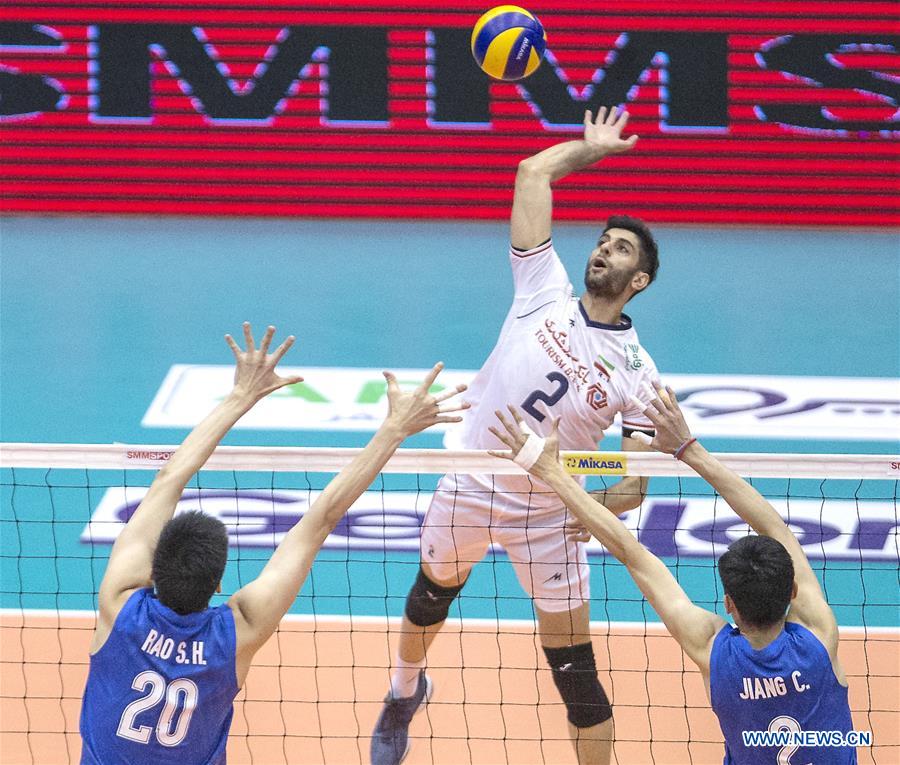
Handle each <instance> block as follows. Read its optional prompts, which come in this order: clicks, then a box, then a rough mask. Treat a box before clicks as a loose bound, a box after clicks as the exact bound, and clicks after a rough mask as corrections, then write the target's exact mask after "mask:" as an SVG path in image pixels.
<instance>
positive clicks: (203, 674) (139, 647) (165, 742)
mask: <svg viewBox="0 0 900 765" xmlns="http://www.w3.org/2000/svg"><path fill="white" fill-rule="evenodd" d="M235 646H236V638H235V631H234V616H233V615H232V613H231V609H230V608H229V607H228V606H226V605H222V606H218V607H216V608H207V609H206V610H204V611H201V612H199V613H194V614H187V615H185V616H182V615H180V614H176V613H175V612H174V611H172V610H171V609H169V608H166V607H165V606H164V605H163V604H162V603H160V602H159V600H157V599H156V596H155V595H154V594H153V590H152V589H150V588H146V589H141V590H138V591H137V592H135V593H134V594H133V595H132V596H131V597H130V598H129V599H128V601H127V602H126V603H125V605H124V606H123V608H122V610H121V611H120V612H119V615H118V617H117V618H116V623H115V625H114V626H113V629H112V632H111V633H110V635H109V638H108V639H107V641H106V642H105V643H104V644H103V647H102V648H101V649H100V650H99V651H97V653H95V654H94V655H93V656H91V663H90V672H89V674H88V679H87V687H86V688H85V692H84V701H83V703H82V707H81V725H80V728H81V739H82V756H81V762H82V765H85V764H86V763H87V764H89V765H118V763H121V764H122V765H167V764H168V763H178V765H220V763H222V764H223V763H224V762H225V744H226V741H227V738H228V729H229V728H230V727H231V716H232V712H233V706H232V703H233V701H234V697H235V696H236V695H237V693H238V691H239V690H240V689H239V688H238V684H237V676H236V675H235Z"/></svg>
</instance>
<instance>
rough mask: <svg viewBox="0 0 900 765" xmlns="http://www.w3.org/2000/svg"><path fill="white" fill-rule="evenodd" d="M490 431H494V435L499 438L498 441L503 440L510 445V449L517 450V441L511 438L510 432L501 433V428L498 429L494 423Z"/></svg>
mask: <svg viewBox="0 0 900 765" xmlns="http://www.w3.org/2000/svg"><path fill="white" fill-rule="evenodd" d="M488 431H489V432H490V433H493V434H494V436H495V437H496V438H497V440H498V441H500V442H502V443H503V444H505V445H506V446H508V447H509V448H510V449H512V450H513V451H515V450H516V443H515V441H513V440H512V438H510V435H509V433H501V432H500V431H499V430H497V428H495V427H494V426H493V425H491V426H490V427H489V428H488Z"/></svg>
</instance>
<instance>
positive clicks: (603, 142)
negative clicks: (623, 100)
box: [584, 106, 638, 154]
mask: <svg viewBox="0 0 900 765" xmlns="http://www.w3.org/2000/svg"><path fill="white" fill-rule="evenodd" d="M628 116H629V115H628V112H627V111H626V110H625V109H622V110H621V111H620V110H618V109H617V108H616V107H612V108H610V109H607V108H606V107H605V106H601V107H600V108H599V109H598V110H597V118H596V119H594V118H593V115H592V114H591V111H590V109H589V110H588V111H586V112H585V113H584V140H585V141H587V142H588V143H589V144H591V146H595V147H597V148H599V149H602V150H603V152H604V154H622V153H623V152H626V151H628V150H629V149H632V148H633V147H634V145H635V144H636V143H637V141H638V137H637V136H636V135H632V136H630V137H628V138H622V131H623V130H624V129H625V126H626V125H627V124H628Z"/></svg>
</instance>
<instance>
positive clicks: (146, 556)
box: [91, 322, 303, 652]
mask: <svg viewBox="0 0 900 765" xmlns="http://www.w3.org/2000/svg"><path fill="white" fill-rule="evenodd" d="M243 328H244V341H245V344H246V350H243V351H242V350H241V349H240V348H239V347H238V345H237V343H236V342H235V341H234V339H233V338H232V337H231V335H225V340H226V341H227V342H228V345H229V346H230V347H231V350H232V351H233V353H234V356H235V361H236V366H235V372H234V387H233V388H232V390H231V392H230V393H229V394H228V395H227V396H226V397H225V398H224V399H223V400H222V402H221V403H220V404H219V405H218V406H217V407H216V408H215V409H214V410H213V411H212V412H210V414H209V415H207V416H206V417H205V418H204V419H203V420H202V421H201V422H200V424H199V425H197V427H195V428H194V429H193V430H192V431H191V432H190V434H189V435H188V437H187V438H186V439H185V440H184V442H183V443H182V444H181V446H179V447H178V449H176V450H175V453H174V454H173V455H172V456H171V458H170V459H169V461H168V462H167V463H166V464H165V465H164V466H163V467H162V469H161V470H160V471H159V472H158V473H157V475H156V477H155V478H154V480H153V483H152V484H151V485H150V488H149V490H148V491H147V494H146V495H145V496H144V499H143V500H142V501H141V504H140V505H139V506H138V509H137V510H136V511H135V513H134V515H133V516H132V517H131V519H130V520H129V521H128V523H127V524H126V525H125V528H124V529H122V531H121V533H120V534H119V536H118V538H117V539H116V542H115V544H114V545H113V548H112V552H111V553H110V556H109V563H108V564H107V566H106V573H105V574H104V575H103V580H102V581H101V583H100V592H99V596H98V602H99V618H98V621H97V629H96V630H95V632H94V639H93V644H92V648H91V651H92V652H94V651H96V649H97V648H99V646H101V645H102V644H103V643H104V642H105V641H106V639H107V637H108V636H109V633H110V630H111V629H112V626H113V624H114V623H115V620H116V616H117V615H118V613H119V611H120V610H121V608H122V606H123V605H124V604H125V602H126V601H127V600H128V598H129V596H130V595H131V594H132V593H133V592H134V591H135V590H136V589H138V588H141V587H149V586H151V585H152V581H151V570H152V565H153V553H154V551H155V550H156V544H157V541H158V540H159V535H160V532H161V531H162V529H163V527H164V526H165V525H166V523H168V522H169V520H171V518H172V516H173V515H174V513H175V507H176V505H177V504H178V500H179V499H181V495H182V493H183V492H184V488H185V486H187V483H188V481H190V480H191V478H192V477H193V475H194V474H195V473H196V472H197V471H198V470H200V468H201V467H203V465H204V463H205V462H206V461H207V460H208V459H209V457H210V455H211V454H212V453H213V450H214V449H215V448H216V446H218V444H219V442H220V441H221V440H222V438H224V436H225V434H226V433H227V432H228V431H229V430H230V429H231V427H232V426H233V425H234V424H235V423H236V422H237V421H238V420H239V419H240V418H241V417H242V416H243V415H244V414H246V413H247V412H248V411H249V410H250V409H251V408H253V406H254V405H255V404H256V403H257V402H258V401H260V400H261V399H263V398H265V396H267V395H268V394H269V393H271V392H272V391H275V390H278V389H279V388H281V387H283V386H285V385H292V384H294V383H297V382H300V381H302V379H303V378H302V377H281V376H279V375H278V374H276V372H275V366H276V365H277V364H278V362H279V361H280V360H281V358H282V357H283V356H284V354H285V353H287V351H288V349H289V348H290V347H291V345H293V343H294V336H293V335H291V336H290V337H288V338H287V339H286V340H285V341H284V342H283V343H282V344H281V345H279V346H278V348H277V349H276V350H275V351H274V353H271V354H270V353H269V346H270V344H271V342H272V337H273V336H274V334H275V327H271V326H270V327H269V328H268V329H267V330H266V333H265V335H264V336H263V339H262V342H261V343H260V345H259V348H257V347H256V345H255V343H254V340H253V332H252V329H251V327H250V324H249V322H244V325H243Z"/></svg>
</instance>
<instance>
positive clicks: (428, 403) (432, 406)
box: [384, 361, 469, 438]
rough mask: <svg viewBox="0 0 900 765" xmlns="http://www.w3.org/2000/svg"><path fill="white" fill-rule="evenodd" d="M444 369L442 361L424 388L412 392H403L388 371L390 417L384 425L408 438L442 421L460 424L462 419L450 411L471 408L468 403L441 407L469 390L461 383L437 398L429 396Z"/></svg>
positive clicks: (451, 403) (441, 393) (424, 384)
mask: <svg viewBox="0 0 900 765" xmlns="http://www.w3.org/2000/svg"><path fill="white" fill-rule="evenodd" d="M443 368H444V364H443V362H440V361H439V362H438V363H437V364H435V365H434V366H433V367H432V369H431V371H430V372H429V373H428V374H427V375H426V377H425V379H424V380H423V381H422V383H421V385H419V386H418V387H417V388H415V389H414V390H411V391H403V390H401V389H400V386H399V385H398V383H397V378H396V377H395V376H394V373H393V372H385V373H384V379H385V380H387V397H388V416H387V419H386V420H385V424H386V425H389V426H392V427H395V428H397V430H398V432H399V433H400V434H401V435H402V437H404V438H405V437H406V436H411V435H414V434H415V433H419V432H420V431H423V430H425V428H428V427H431V426H432V425H436V424H438V423H440V422H460V421H461V420H462V417H460V416H458V415H455V416H448V415H450V413H451V412H461V411H463V410H464V409H468V408H469V404H468V403H467V402H465V401H453V402H450V403H448V404H444V405H443V406H442V403H443V402H444V401H447V400H448V399H450V398H453V397H454V396H455V395H457V394H458V393H462V392H463V391H464V390H465V389H466V387H467V386H466V385H462V384H460V385H457V386H456V387H455V388H452V389H448V390H445V391H442V392H440V393H438V394H436V395H432V394H431V393H429V390H430V388H431V386H432V385H434V381H435V380H436V379H437V376H438V375H439V374H440V373H441V370H442V369H443Z"/></svg>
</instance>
